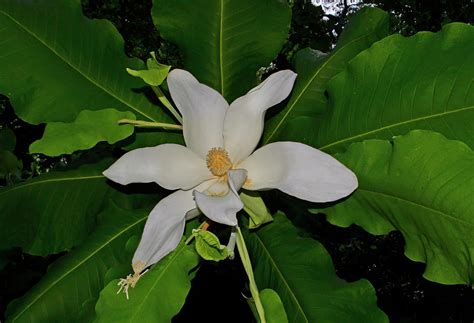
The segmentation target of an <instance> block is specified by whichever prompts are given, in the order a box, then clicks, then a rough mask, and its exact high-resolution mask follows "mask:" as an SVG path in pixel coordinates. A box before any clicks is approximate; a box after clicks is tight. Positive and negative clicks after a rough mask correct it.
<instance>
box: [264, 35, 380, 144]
mask: <svg viewBox="0 0 474 323" xmlns="http://www.w3.org/2000/svg"><path fill="white" fill-rule="evenodd" d="M371 34H374V32H370V33H368V34H364V35H362V36H359V37H357V38H354V39H353V40H351V41H350V42H348V43H346V44H345V45H343V46H342V47H341V48H340V49H338V50H336V51H335V52H333V53H332V54H331V55H330V56H329V57H328V58H327V60H326V61H325V62H324V63H323V64H321V66H320V67H319V68H318V69H317V70H316V72H315V73H314V75H313V76H312V77H311V79H310V80H309V82H308V83H307V84H306V85H305V86H304V88H303V89H302V90H301V92H300V94H298V96H297V97H296V99H295V101H294V102H293V103H292V104H291V106H290V108H289V109H288V111H287V112H286V113H285V114H284V115H283V117H282V118H281V119H280V121H279V122H278V124H277V125H276V126H275V128H274V129H273V131H272V133H271V134H270V135H269V136H268V137H267V139H266V140H265V141H264V143H263V144H264V145H266V144H268V143H269V142H270V139H271V138H272V137H273V136H274V135H275V133H276V132H277V131H278V129H280V127H281V125H282V124H283V122H284V121H285V120H286V119H287V118H288V115H289V114H290V113H291V112H292V111H293V110H294V108H295V105H296V104H297V103H298V102H299V101H300V99H301V97H302V96H303V94H304V93H306V90H307V89H308V87H309V86H310V85H311V84H312V83H313V81H314V79H315V78H316V76H318V75H319V74H320V73H321V71H322V70H323V69H324V67H326V65H327V64H329V63H330V62H332V61H333V58H334V57H337V55H338V54H339V53H341V52H343V51H344V49H345V48H347V47H348V46H350V45H352V43H354V42H357V41H359V40H360V39H362V38H365V37H368V36H370V35H371Z"/></svg>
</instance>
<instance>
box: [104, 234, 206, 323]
mask: <svg viewBox="0 0 474 323" xmlns="http://www.w3.org/2000/svg"><path fill="white" fill-rule="evenodd" d="M198 263H199V256H198V255H197V253H196V251H195V250H194V247H193V246H187V245H186V244H185V243H184V239H183V240H182V241H181V243H180V244H179V245H178V247H177V248H176V250H175V251H173V252H172V253H171V254H169V255H168V256H166V257H165V258H163V259H162V260H161V261H160V262H158V263H157V264H156V265H155V266H154V267H152V268H151V269H150V270H149V271H148V272H147V273H146V274H145V275H143V276H142V277H141V278H140V280H139V281H138V283H137V285H136V286H135V288H130V289H129V295H130V299H128V300H127V299H126V297H125V295H123V294H120V295H117V280H115V281H112V282H110V283H109V284H108V285H107V286H106V287H105V288H104V290H102V292H101V293H100V297H99V301H98V302H97V305H96V308H95V309H96V314H97V319H96V321H95V322H163V323H165V322H166V323H168V322H170V321H171V318H172V317H173V316H174V315H176V314H177V313H178V312H179V310H180V309H181V307H182V306H183V304H184V301H185V298H186V295H187V294H188V292H189V289H190V288H191V282H190V278H189V274H190V271H191V270H192V269H193V268H194V267H196V266H197V265H198Z"/></svg>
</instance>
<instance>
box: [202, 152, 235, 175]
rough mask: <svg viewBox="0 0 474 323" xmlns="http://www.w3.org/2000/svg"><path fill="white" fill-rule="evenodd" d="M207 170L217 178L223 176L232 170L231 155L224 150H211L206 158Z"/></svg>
mask: <svg viewBox="0 0 474 323" xmlns="http://www.w3.org/2000/svg"><path fill="white" fill-rule="evenodd" d="M206 163H207V168H209V170H210V171H211V173H212V174H213V175H215V176H223V175H225V174H226V173H227V171H228V170H229V169H231V168H232V162H231V161H230V158H229V154H228V153H227V151H225V149H224V148H221V147H219V148H211V149H210V150H209V152H208V153H207V157H206Z"/></svg>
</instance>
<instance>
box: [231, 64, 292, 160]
mask: <svg viewBox="0 0 474 323" xmlns="http://www.w3.org/2000/svg"><path fill="white" fill-rule="evenodd" d="M295 79H296V74H295V73H294V72H292V71H290V70H284V71H280V72H277V73H274V74H272V75H270V76H269V77H268V78H267V79H266V80H265V81H263V82H262V83H261V84H260V85H258V86H257V87H255V88H253V89H252V90H250V91H249V92H248V93H247V94H246V95H244V96H242V97H240V98H238V99H237V100H235V101H234V102H232V104H231V105H230V108H229V110H228V111H227V115H226V117H225V121H224V148H225V149H226V150H227V152H228V153H229V155H230V157H231V159H232V161H233V162H234V163H238V162H241V161H243V160H244V159H245V158H247V157H248V156H249V155H250V154H251V153H252V151H253V150H254V149H255V147H257V144H258V142H259V140H260V137H261V136H262V133H263V122H264V117H265V111H267V109H268V108H270V107H272V106H274V105H276V104H278V103H280V102H281V101H283V100H284V99H286V97H287V96H288V94H290V92H291V89H292V88H293V83H294V82H295Z"/></svg>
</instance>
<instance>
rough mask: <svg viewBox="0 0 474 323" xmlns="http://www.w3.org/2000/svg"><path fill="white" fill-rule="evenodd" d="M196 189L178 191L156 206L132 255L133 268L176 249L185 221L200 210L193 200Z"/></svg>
mask: <svg viewBox="0 0 474 323" xmlns="http://www.w3.org/2000/svg"><path fill="white" fill-rule="evenodd" d="M213 182H214V181H212V180H211V181H207V182H204V183H202V184H201V185H198V186H197V187H196V190H198V191H201V190H205V189H207V188H208V187H209V186H210V185H212V183H213ZM193 191H194V190H187V191H182V190H179V191H176V192H174V193H172V194H170V195H168V196H167V197H165V198H164V199H162V200H161V201H160V202H159V203H158V204H157V205H156V206H155V207H154V208H153V210H152V211H151V213H150V215H149V216H148V219H147V221H146V224H145V228H144V229H143V233H142V238H141V240H140V244H139V245H138V248H137V250H136V251H135V254H134V256H133V260H132V263H133V264H134V267H135V264H137V263H140V264H141V265H140V266H137V267H138V268H140V269H142V268H145V267H148V266H150V265H153V264H154V263H156V262H158V261H159V260H160V259H161V258H163V257H164V256H166V255H167V254H168V253H170V252H171V251H173V250H174V249H175V248H176V246H177V245H178V244H179V242H180V241H181V237H182V236H183V232H184V225H185V222H186V220H189V219H192V218H194V217H196V216H198V215H199V213H200V212H199V211H198V209H197V206H196V202H194V198H193Z"/></svg>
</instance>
